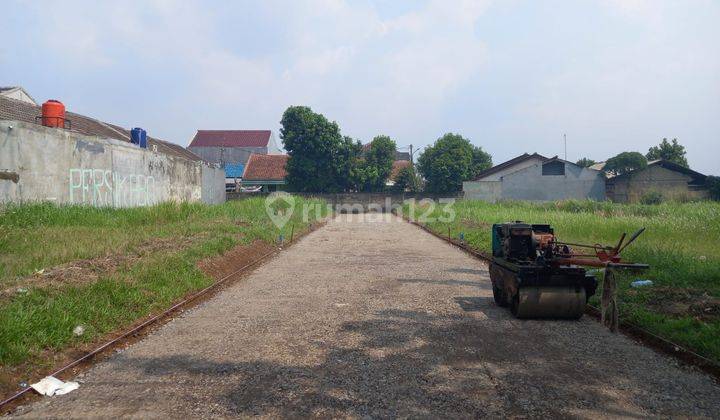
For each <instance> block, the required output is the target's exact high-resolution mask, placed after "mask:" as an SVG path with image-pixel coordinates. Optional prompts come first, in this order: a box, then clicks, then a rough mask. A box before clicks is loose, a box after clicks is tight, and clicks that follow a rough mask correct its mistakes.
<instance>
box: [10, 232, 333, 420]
mask: <svg viewBox="0 0 720 420" xmlns="http://www.w3.org/2000/svg"><path fill="white" fill-rule="evenodd" d="M326 222H327V219H326V220H322V221H320V222H319V224H318V225H316V226H315V227H313V226H311V227H310V229H308V230H307V232H305V233H304V235H302V236H305V235H306V234H309V233H310V232H312V231H313V230H315V229H317V228H318V227H320V226H322V225H324V224H325V223H326ZM302 236H301V237H302ZM301 237H298V238H297V239H295V240H294V241H291V242H288V243H287V246H289V245H291V244H293V243H295V242H296V241H297V240H299V239H300V238H301ZM282 249H283V248H276V249H273V250H272V251H270V252H268V253H266V254H264V255H262V256H261V257H259V258H257V259H256V260H254V261H251V262H249V263H247V264H245V265H243V266H242V267H240V268H238V269H237V270H235V271H233V272H232V273H230V274H228V275H226V276H224V277H222V278H221V279H220V280H218V281H216V282H215V283H213V284H211V285H210V286H208V287H206V288H204V289H202V290H200V291H199V292H196V293H195V294H193V295H191V296H190V297H188V298H185V299H183V300H182V301H181V302H178V303H176V304H175V305H173V306H171V307H170V308H168V309H166V310H165V311H163V312H162V313H160V314H158V315H155V316H153V317H152V318H150V319H148V320H146V321H144V322H143V323H141V324H140V325H137V326H136V327H134V328H132V329H130V330H129V331H126V332H124V333H123V334H122V335H120V336H119V337H116V338H114V339H112V340H110V341H108V342H106V343H105V344H103V345H101V346H100V347H98V348H96V349H94V350H92V351H91V352H89V353H87V354H85V355H84V356H82V357H80V358H79V359H76V360H74V361H73V362H71V363H69V364H67V365H65V366H63V367H61V368H60V369H58V370H56V371H55V372H53V373H51V374H50V375H49V376H55V375H59V374H61V373H63V372H65V371H67V370H68V369H71V368H73V367H75V366H77V365H79V364H80V363H82V362H84V361H86V360H89V359H91V358H93V357H94V356H96V355H97V354H99V353H101V352H103V351H104V350H107V349H108V348H110V347H112V346H114V345H115V344H117V343H119V342H121V341H123V340H126V339H127V338H129V337H130V336H133V335H135V334H137V333H139V332H140V331H142V330H143V329H145V328H147V327H148V326H150V325H152V324H154V323H155V322H157V321H160V320H161V319H164V318H166V317H168V316H169V315H170V314H172V313H173V312H174V311H176V310H178V309H180V308H181V307H183V306H186V305H188V304H189V303H191V302H192V301H194V300H195V299H197V298H199V297H202V296H203V295H205V294H207V293H208V292H210V291H213V290H215V289H217V288H219V287H220V286H222V285H223V284H224V283H226V282H227V281H228V280H230V279H231V278H232V277H234V276H236V275H238V274H240V273H242V272H243V271H245V270H247V269H248V268H250V267H253V266H255V265H257V264H259V263H261V262H262V261H264V260H266V259H267V258H269V257H271V256H274V255H275V254H277V253H279V252H280V251H281V250H282ZM30 390H32V388H31V387H30V386H27V387H25V388H23V389H22V390H21V391H19V392H18V393H16V394H15V395H13V396H11V397H9V398H7V399H6V400H4V401H2V402H0V413H2V410H3V409H4V408H5V407H6V406H7V405H8V404H10V403H12V402H13V401H16V400H17V399H18V398H20V397H22V396H23V395H25V394H27V393H28V392H30Z"/></svg>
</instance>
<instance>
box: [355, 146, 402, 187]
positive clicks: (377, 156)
mask: <svg viewBox="0 0 720 420" xmlns="http://www.w3.org/2000/svg"><path fill="white" fill-rule="evenodd" d="M395 150H396V144H395V142H394V141H393V140H392V139H391V138H390V137H388V136H375V138H373V139H372V141H371V142H370V147H369V148H368V150H367V152H365V155H364V156H363V161H362V164H363V166H364V170H365V179H364V180H363V181H364V182H363V188H362V190H363V191H382V190H383V189H385V183H386V182H387V180H388V178H389V177H390V173H391V172H392V165H393V161H395Z"/></svg>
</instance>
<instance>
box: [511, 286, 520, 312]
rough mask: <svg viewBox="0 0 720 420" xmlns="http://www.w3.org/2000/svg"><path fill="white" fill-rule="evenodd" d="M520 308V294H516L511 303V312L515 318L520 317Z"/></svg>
mask: <svg viewBox="0 0 720 420" xmlns="http://www.w3.org/2000/svg"><path fill="white" fill-rule="evenodd" d="M518 306H520V293H519V292H516V293H515V295H513V297H512V300H511V302H510V312H512V314H513V316H514V317H515V318H517V316H518Z"/></svg>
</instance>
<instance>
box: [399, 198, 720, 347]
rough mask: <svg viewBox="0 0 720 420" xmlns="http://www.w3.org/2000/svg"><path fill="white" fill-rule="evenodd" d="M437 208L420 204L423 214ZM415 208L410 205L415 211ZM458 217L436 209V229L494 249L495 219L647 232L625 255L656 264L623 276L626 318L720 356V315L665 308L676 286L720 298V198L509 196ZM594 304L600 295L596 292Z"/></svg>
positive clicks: (569, 230)
mask: <svg viewBox="0 0 720 420" xmlns="http://www.w3.org/2000/svg"><path fill="white" fill-rule="evenodd" d="M428 209H429V208H420V207H419V206H418V207H416V208H415V213H416V216H418V217H419V216H420V215H422V214H423V213H424V212H425V211H426V210H428ZM410 210H411V209H410V206H405V209H404V211H405V214H406V215H407V214H409V212H410ZM453 210H454V211H455V213H456V217H455V218H454V220H453V221H451V222H442V221H439V220H437V219H438V218H439V216H441V215H442V208H441V207H440V206H438V207H436V208H434V209H432V212H430V213H429V214H428V215H429V216H430V218H431V219H432V218H435V219H436V220H429V221H428V222H427V223H426V224H427V226H428V227H429V228H431V229H433V230H435V231H437V232H439V233H442V234H444V235H446V234H447V233H448V228H449V229H450V232H451V235H452V236H453V237H455V238H457V237H458V236H459V235H460V233H461V232H462V233H463V234H464V237H465V240H466V242H467V243H468V244H469V245H470V246H472V247H473V248H475V249H478V250H481V251H488V252H489V251H490V247H491V245H490V227H491V225H492V224H493V223H498V222H506V221H513V220H522V221H525V222H529V223H550V224H551V225H552V226H553V227H554V228H555V233H556V235H557V236H558V237H559V238H560V239H562V240H565V241H576V242H582V243H603V244H612V245H614V244H615V243H617V241H618V239H619V238H620V235H621V234H622V233H623V232H627V233H628V234H631V233H633V232H634V231H636V230H637V229H639V228H641V227H646V228H647V230H646V231H645V233H643V234H642V235H641V236H640V237H639V238H638V240H637V241H636V242H634V243H633V244H632V245H630V247H628V248H627V249H626V250H625V251H624V252H623V256H624V257H625V258H626V259H629V260H632V261H635V262H644V263H648V264H650V266H651V269H650V270H647V271H645V272H641V273H639V274H624V275H621V276H620V277H619V283H620V301H621V316H622V317H623V318H625V319H628V320H631V321H632V322H634V323H636V324H639V325H640V326H642V327H644V328H646V329H648V330H650V331H652V332H654V333H656V334H659V335H661V336H663V337H665V338H668V339H670V340H672V341H675V342H677V343H679V344H682V345H684V346H687V347H689V348H690V349H692V350H694V351H696V352H698V353H700V354H702V355H704V356H706V357H710V358H712V359H714V360H715V361H720V320H719V318H718V316H717V314H716V316H715V317H712V316H710V317H708V316H696V314H690V313H689V314H685V315H682V314H676V313H670V312H669V311H666V310H663V309H662V307H663V306H664V305H669V304H672V303H673V301H674V298H673V295H674V291H679V292H682V294H689V295H692V296H695V297H698V296H703V295H705V296H704V297H703V299H705V300H707V299H710V300H712V299H713V298H714V299H718V298H720V203H713V202H698V203H663V204H660V205H639V204H637V205H623V204H614V203H609V202H594V201H564V202H557V203H542V204H538V203H528V202H507V203H498V204H489V203H485V202H481V201H474V200H467V201H458V202H456V203H455V204H454V206H453ZM636 278H647V279H651V280H653V282H654V285H653V286H652V287H647V288H642V289H633V288H631V287H630V282H631V281H633V280H635V279H636ZM594 302H597V299H596V298H594Z"/></svg>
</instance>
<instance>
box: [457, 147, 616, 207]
mask: <svg viewBox="0 0 720 420" xmlns="http://www.w3.org/2000/svg"><path fill="white" fill-rule="evenodd" d="M463 192H464V195H465V198H467V199H477V200H484V201H488V202H491V203H494V202H496V201H499V200H529V201H554V200H567V199H592V200H604V199H605V176H604V174H603V172H602V171H599V170H595V169H589V168H583V167H581V166H578V165H576V164H574V163H572V162H568V161H565V160H562V159H559V158H558V157H557V156H555V157H553V158H546V157H545V156H542V155H539V154H537V153H533V154H528V153H524V154H522V155H520V156H518V157H515V158H513V159H510V160H508V161H507V162H503V163H501V164H499V165H496V166H493V167H492V168H490V169H487V170H485V171H483V172H481V173H480V174H479V175H478V177H477V178H476V179H475V180H473V181H466V182H463Z"/></svg>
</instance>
